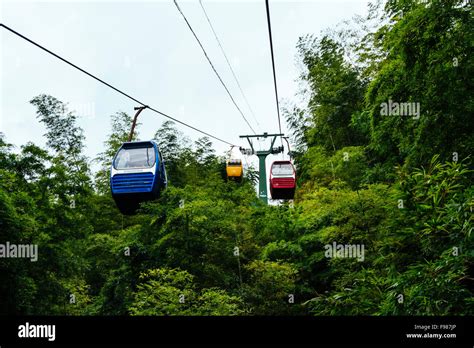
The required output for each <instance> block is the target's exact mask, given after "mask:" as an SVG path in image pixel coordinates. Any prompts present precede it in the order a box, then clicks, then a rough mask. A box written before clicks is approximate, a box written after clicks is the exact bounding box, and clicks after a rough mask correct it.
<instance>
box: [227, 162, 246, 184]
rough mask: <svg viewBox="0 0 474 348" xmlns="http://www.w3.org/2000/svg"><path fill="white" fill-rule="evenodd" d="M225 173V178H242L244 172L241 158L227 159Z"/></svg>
mask: <svg viewBox="0 0 474 348" xmlns="http://www.w3.org/2000/svg"><path fill="white" fill-rule="evenodd" d="M225 169H226V173H227V179H233V180H237V181H241V180H242V176H243V173H244V167H243V165H242V160H240V159H229V160H228V161H227V162H226V168H225Z"/></svg>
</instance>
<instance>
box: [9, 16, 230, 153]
mask: <svg viewBox="0 0 474 348" xmlns="http://www.w3.org/2000/svg"><path fill="white" fill-rule="evenodd" d="M0 27H3V28H5V29H6V30H8V31H10V32H11V33H13V34H15V35H17V36H18V37H20V38H22V39H23V40H25V41H28V42H29V43H31V44H33V45H35V46H36V47H38V48H40V49H42V50H43V51H45V52H47V53H49V54H50V55H52V56H54V57H56V58H58V59H59V60H61V61H63V62H64V63H66V64H69V65H70V66H72V67H73V68H75V69H77V70H79V71H80V72H82V73H84V74H86V75H88V76H90V77H92V78H93V79H95V80H97V81H99V82H100V83H102V84H104V85H106V86H107V87H109V88H111V89H113V90H114V91H116V92H118V93H120V94H122V95H123V96H125V97H127V98H129V99H131V100H133V101H134V102H136V103H138V104H140V105H142V106H146V107H147V108H148V109H149V110H151V111H154V112H156V113H157V114H160V115H162V116H164V117H166V118H169V119H170V120H173V121H175V122H176V123H179V124H181V125H183V126H186V127H188V128H191V129H192V130H195V131H197V132H199V133H201V134H204V135H206V136H208V137H210V138H213V139H215V140H218V141H220V142H222V143H225V144H228V145H231V146H232V145H233V146H237V145H234V144H232V143H231V142H228V141H226V140H223V139H221V138H219V137H216V136H214V135H212V134H210V133H208V132H205V131H202V130H200V129H198V128H196V127H194V126H191V125H190V124H188V123H185V122H183V121H180V120H178V119H177V118H174V117H172V116H170V115H167V114H165V113H163V112H161V111H159V110H157V109H155V108H153V107H151V106H149V105H147V104H145V103H143V102H141V101H140V100H138V99H136V98H134V97H132V96H131V95H129V94H127V93H125V92H123V91H122V90H120V89H118V88H117V87H114V86H112V85H111V84H109V83H107V82H105V81H104V80H102V79H100V78H98V77H97V76H95V75H93V74H91V73H89V72H87V71H86V70H84V69H82V68H80V67H78V66H77V65H75V64H73V63H71V62H70V61H69V60H67V59H65V58H63V57H61V56H59V55H58V54H56V53H54V52H52V51H50V50H49V49H47V48H45V47H44V46H41V45H40V44H38V43H36V42H35V41H33V40H31V39H29V38H27V37H26V36H24V35H22V34H20V33H19V32H17V31H15V30H13V29H12V28H10V27H8V26H7V25H5V24H3V23H0Z"/></svg>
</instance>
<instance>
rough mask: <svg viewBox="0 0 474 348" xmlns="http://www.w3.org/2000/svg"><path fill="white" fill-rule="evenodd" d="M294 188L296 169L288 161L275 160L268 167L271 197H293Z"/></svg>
mask: <svg viewBox="0 0 474 348" xmlns="http://www.w3.org/2000/svg"><path fill="white" fill-rule="evenodd" d="M295 189H296V171H295V167H294V166H293V164H292V163H291V162H290V161H275V162H273V163H272V167H271V169H270V193H271V195H272V199H293V198H294V196H295Z"/></svg>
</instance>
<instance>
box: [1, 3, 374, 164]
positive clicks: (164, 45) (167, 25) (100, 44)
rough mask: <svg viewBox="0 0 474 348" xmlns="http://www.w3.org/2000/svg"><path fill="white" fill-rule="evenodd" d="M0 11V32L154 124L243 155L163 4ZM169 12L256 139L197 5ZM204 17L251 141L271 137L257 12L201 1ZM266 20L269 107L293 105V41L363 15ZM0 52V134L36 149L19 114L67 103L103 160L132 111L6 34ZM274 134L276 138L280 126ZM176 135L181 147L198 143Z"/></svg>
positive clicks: (145, 130)
mask: <svg viewBox="0 0 474 348" xmlns="http://www.w3.org/2000/svg"><path fill="white" fill-rule="evenodd" d="M0 4H1V8H0V15H1V22H2V23H4V24H6V25H8V26H10V27H11V28H13V29H14V30H16V31H18V32H20V33H21V34H23V35H25V36H27V37H30V38H31V39H33V40H35V41H37V42H38V43H40V44H41V45H43V46H45V47H46V48H48V49H50V50H52V51H53V52H56V53H57V54H59V55H61V56H63V57H65V58H66V59H69V60H71V61H72V62H73V63H75V64H76V65H78V66H80V67H82V68H84V69H85V70H88V71H90V72H91V73H93V74H95V75H97V76H98V77H100V78H102V79H104V80H105V81H107V82H109V83H110V84H112V85H114V86H116V87H118V88H120V89H122V90H124V91H125V92H127V93H129V94H131V95H132V96H134V97H136V98H137V99H139V100H142V101H143V102H145V103H146V104H148V105H150V106H153V107H155V108H157V109H158V110H161V111H163V112H164V113H167V114H169V115H171V116H173V117H176V118H178V119H180V120H182V121H184V122H187V123H190V124H191V125H193V126H195V127H197V128H200V129H202V130H204V131H206V132H209V133H211V134H213V135H216V136H218V137H221V138H223V139H225V140H228V141H230V142H232V143H236V144H245V143H244V142H242V140H240V139H239V138H238V136H239V135H241V134H250V132H251V131H250V129H249V128H248V126H247V125H246V124H245V122H244V120H243V119H242V117H241V116H240V114H239V113H238V111H237V110H236V108H235V107H234V105H233V104H232V102H231V101H230V99H229V97H228V95H227V94H226V92H225V90H224V88H223V87H222V85H221V84H220V83H219V81H218V79H217V77H216V76H215V75H214V73H213V71H212V69H211V67H210V66H209V64H208V62H207V61H206V59H205V57H204V55H203V54H202V52H201V49H200V48H199V46H198V44H197V42H196V41H195V39H194V37H193V36H192V34H191V32H190V31H189V29H188V28H187V26H186V24H185V22H184V20H183V18H182V17H181V15H180V14H179V12H178V10H177V9H176V7H175V5H174V4H173V2H172V1H171V0H169V1H141V2H139V1H106V0H102V1H19V0H1V2H0ZM179 4H180V6H181V8H182V10H183V12H184V13H185V15H186V16H187V17H188V20H189V21H190V23H191V25H192V26H193V28H194V30H195V31H196V33H197V35H198V37H199V38H200V39H201V42H202V43H203V45H204V47H205V48H206V50H207V52H208V54H209V56H210V58H211V60H212V61H213V63H214V65H215V67H216V69H217V70H218V72H219V73H220V75H221V76H222V78H223V80H224V82H225V83H226V84H227V86H228V87H229V89H230V90H231V93H232V94H233V96H234V98H235V100H236V102H237V104H238V105H239V106H240V108H241V109H242V110H243V112H244V114H246V116H247V118H248V120H249V121H250V122H251V124H252V125H253V127H254V128H255V129H256V130H258V129H259V128H258V126H257V125H256V123H255V120H254V118H253V116H252V115H251V113H250V112H249V110H248V108H247V106H246V104H245V102H244V100H243V99H242V97H241V94H240V91H239V90H238V87H237V85H236V83H235V81H234V79H233V77H232V75H231V72H230V70H229V69H228V67H227V65H226V62H225V59H224V57H223V56H222V54H221V52H220V50H219V47H218V45H217V42H216V41H215V38H214V36H213V34H212V31H211V29H210V27H209V25H208V23H207V21H206V18H205V16H204V13H203V12H202V9H201V7H200V5H199V2H198V0H195V1H179ZM203 5H204V7H205V8H206V11H207V13H208V15H209V17H210V19H211V21H212V22H213V26H214V29H215V30H216V32H217V34H218V36H219V38H220V40H221V42H222V44H223V46H224V49H225V50H226V53H227V56H228V57H229V59H230V61H231V63H232V64H233V68H234V70H235V72H236V74H237V77H238V78H239V80H240V83H241V86H242V88H243V90H244V92H245V93H246V95H247V98H248V101H249V103H250V105H251V107H252V109H253V110H254V112H255V115H256V118H257V120H258V122H259V123H260V129H261V130H263V131H267V132H276V131H277V130H278V123H277V115H276V107H275V96H274V90H273V76H272V68H271V58H270V49H269V41H268V31H267V22H266V13H265V1H263V0H258V1H243V0H242V1H239V0H234V1H210V0H203ZM270 11H271V21H272V31H273V45H274V53H275V61H276V74H277V83H278V91H279V95H280V101H284V100H287V101H289V102H295V101H297V98H295V94H296V92H297V91H298V84H297V81H296V80H297V77H298V75H299V70H298V68H297V66H296V64H295V61H296V60H295V58H296V48H295V47H296V43H297V41H298V38H299V37H300V36H303V35H305V34H317V35H319V34H320V33H321V31H323V30H325V29H327V28H329V27H334V26H335V25H337V24H338V23H340V22H342V21H343V20H348V19H351V18H352V17H353V16H354V15H356V14H358V15H365V14H366V13H367V1H363V0H360V1H359V0H346V1H343V0H325V1H323V0H313V1H270ZM0 42H1V52H0V59H1V61H0V69H1V70H0V73H1V79H0V81H1V84H0V88H1V91H0V96H1V100H0V132H3V133H5V135H6V140H7V141H8V142H10V143H13V144H14V145H15V146H17V147H20V146H21V145H23V144H25V143H26V142H28V141H33V142H34V143H36V144H38V145H44V144H45V139H44V137H43V134H44V133H45V128H44V127H43V125H42V124H40V123H39V122H38V120H37V119H36V115H35V108H34V107H33V106H32V105H30V104H29V100H31V99H32V98H33V97H34V96H36V95H38V94H41V93H45V94H50V95H52V96H54V97H56V98H58V99H59V100H61V101H63V102H68V103H70V104H71V106H72V107H73V108H74V109H76V110H77V112H78V113H79V114H80V116H81V117H80V121H79V124H80V126H81V127H82V128H83V129H84V132H85V136H86V144H87V148H86V154H87V156H89V157H90V158H93V157H95V156H96V154H97V153H99V152H101V151H102V150H103V147H102V144H103V141H104V140H105V138H106V137H107V135H108V134H109V133H110V115H112V114H114V113H115V112H117V111H125V112H128V113H130V114H132V113H133V112H134V111H133V107H134V106H136V104H135V103H134V102H133V101H131V100H129V99H127V98H125V97H123V96H122V95H120V94H118V93H116V92H115V91H113V90H111V89H109V88H108V87H106V86H104V85H101V84H100V83H98V82H97V81H95V80H93V79H91V78H90V77H88V76H86V75H84V74H82V73H80V72H79V71H77V70H75V69H73V68H72V67H70V66H68V65H66V64H64V63H63V62H61V61H59V60H58V59H56V58H54V57H52V56H50V55H48V54H46V53H45V52H43V51H41V50H40V49H38V48H36V47H35V46H33V45H31V44H30V43H28V42H26V41H23V40H21V39H20V38H18V37H16V36H15V35H13V34H11V33H10V32H7V31H6V30H5V29H0ZM164 120H165V119H164V118H163V117H162V116H159V115H157V114H155V113H153V112H151V111H146V110H145V111H144V112H143V113H142V114H141V116H140V122H141V123H142V126H141V128H140V129H139V132H140V138H141V139H143V140H144V139H149V138H151V137H152V136H153V134H154V133H155V131H156V130H157V129H158V128H159V126H160V125H161V123H162V122H163V121H164ZM282 127H283V131H284V132H286V127H285V125H284V124H283V125H282ZM178 128H179V129H180V130H181V131H182V132H183V133H184V134H185V135H187V136H188V137H189V138H190V139H191V140H196V139H197V138H198V137H200V136H201V135H200V134H199V133H196V132H195V131H193V130H190V129H188V128H185V127H182V126H179V127H178ZM213 143H214V148H215V150H216V153H217V154H222V153H223V152H224V151H227V150H228V149H229V147H228V145H225V144H222V143H218V142H216V141H213ZM270 160H271V159H269V161H270Z"/></svg>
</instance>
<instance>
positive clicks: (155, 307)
mask: <svg viewBox="0 0 474 348" xmlns="http://www.w3.org/2000/svg"><path fill="white" fill-rule="evenodd" d="M140 280H141V283H140V284H139V285H138V287H137V292H136V293H135V294H134V301H133V304H132V305H131V306H130V314H132V315H239V314H243V313H244V312H243V310H242V309H241V307H242V300H241V299H240V298H239V297H237V296H230V295H228V294H227V293H226V292H225V291H223V290H221V289H202V290H201V291H199V290H197V289H196V287H195V284H194V283H193V276H191V275H190V274H189V273H188V272H186V271H181V270H179V269H152V270H149V271H147V272H145V273H142V274H141V275H140Z"/></svg>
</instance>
